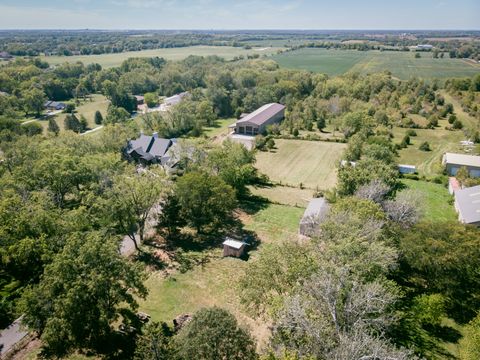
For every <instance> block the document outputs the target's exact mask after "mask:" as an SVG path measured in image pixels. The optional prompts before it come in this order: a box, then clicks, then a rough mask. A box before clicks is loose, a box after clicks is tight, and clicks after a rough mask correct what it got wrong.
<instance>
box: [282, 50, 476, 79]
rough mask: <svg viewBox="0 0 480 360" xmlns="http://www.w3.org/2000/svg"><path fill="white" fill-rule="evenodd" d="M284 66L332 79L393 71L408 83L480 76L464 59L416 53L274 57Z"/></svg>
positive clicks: (354, 52)
mask: <svg viewBox="0 0 480 360" xmlns="http://www.w3.org/2000/svg"><path fill="white" fill-rule="evenodd" d="M273 59H274V60H275V61H277V62H278V63H279V64H280V65H281V66H283V67H286V68H291V69H302V70H308V71H313V72H319V73H325V74H328V75H331V76H333V75H340V74H343V73H345V72H348V71H358V72H361V73H375V72H381V71H385V70H388V71H391V72H392V74H393V76H395V77H397V78H399V79H402V80H406V79H409V78H411V77H413V76H416V77H419V78H426V79H429V78H449V77H465V76H473V75H475V74H477V73H480V65H479V64H474V63H473V62H470V61H467V60H462V59H450V58H448V57H445V58H444V59H434V58H433V56H432V54H431V53H421V58H420V59H416V58H415V57H414V53H413V52H403V51H402V52H401V51H383V52H382V51H357V50H328V49H311V48H310V49H299V50H295V51H291V52H285V53H282V54H277V55H274V56H273Z"/></svg>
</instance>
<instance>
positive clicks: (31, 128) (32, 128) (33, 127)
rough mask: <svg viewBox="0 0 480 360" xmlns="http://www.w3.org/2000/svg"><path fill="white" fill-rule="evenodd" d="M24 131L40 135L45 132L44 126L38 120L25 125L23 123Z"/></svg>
mask: <svg viewBox="0 0 480 360" xmlns="http://www.w3.org/2000/svg"><path fill="white" fill-rule="evenodd" d="M22 130H23V133H24V134H25V135H27V136H34V135H40V134H41V133H43V127H42V125H40V124H39V123H37V122H31V123H28V124H25V125H22Z"/></svg>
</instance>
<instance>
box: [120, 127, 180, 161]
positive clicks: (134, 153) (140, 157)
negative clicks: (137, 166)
mask: <svg viewBox="0 0 480 360" xmlns="http://www.w3.org/2000/svg"><path fill="white" fill-rule="evenodd" d="M173 143H174V142H173V141H172V140H171V139H163V138H159V137H158V133H153V135H152V136H148V135H144V134H141V135H140V137H139V138H138V139H134V140H130V141H129V142H128V143H127V146H126V148H125V153H126V155H127V156H128V157H130V158H131V159H134V160H136V161H139V162H141V163H144V164H152V163H153V164H156V163H158V164H161V163H162V158H163V157H164V156H165V154H166V153H167V151H168V149H169V148H170V147H171V146H172V145H173Z"/></svg>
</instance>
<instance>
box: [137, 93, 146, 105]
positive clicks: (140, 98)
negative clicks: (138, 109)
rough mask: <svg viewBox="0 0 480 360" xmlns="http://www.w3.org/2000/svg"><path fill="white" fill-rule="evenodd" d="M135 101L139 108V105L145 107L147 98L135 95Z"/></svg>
mask: <svg viewBox="0 0 480 360" xmlns="http://www.w3.org/2000/svg"><path fill="white" fill-rule="evenodd" d="M134 97H135V100H137V106H138V105H143V104H144V102H145V97H144V96H142V95H134Z"/></svg>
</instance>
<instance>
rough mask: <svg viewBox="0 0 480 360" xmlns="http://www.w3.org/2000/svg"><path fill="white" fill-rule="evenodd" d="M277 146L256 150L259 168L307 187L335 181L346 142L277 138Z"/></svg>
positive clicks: (326, 185)
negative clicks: (266, 149) (262, 150)
mask: <svg viewBox="0 0 480 360" xmlns="http://www.w3.org/2000/svg"><path fill="white" fill-rule="evenodd" d="M275 144H276V149H274V150H273V151H272V152H260V153H258V154H257V164H256V166H257V168H258V169H259V171H260V172H261V173H264V174H267V175H268V176H269V177H270V179H271V180H273V181H277V182H282V183H284V184H288V185H293V186H299V185H300V184H302V185H303V186H305V187H308V188H312V189H314V188H316V187H318V188H319V189H329V188H331V187H333V186H334V185H335V184H336V181H337V176H336V167H337V164H338V162H339V161H340V157H341V156H342V153H343V150H344V149H345V147H346V145H345V144H341V143H334V142H322V141H304V140H282V139H279V140H275Z"/></svg>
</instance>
